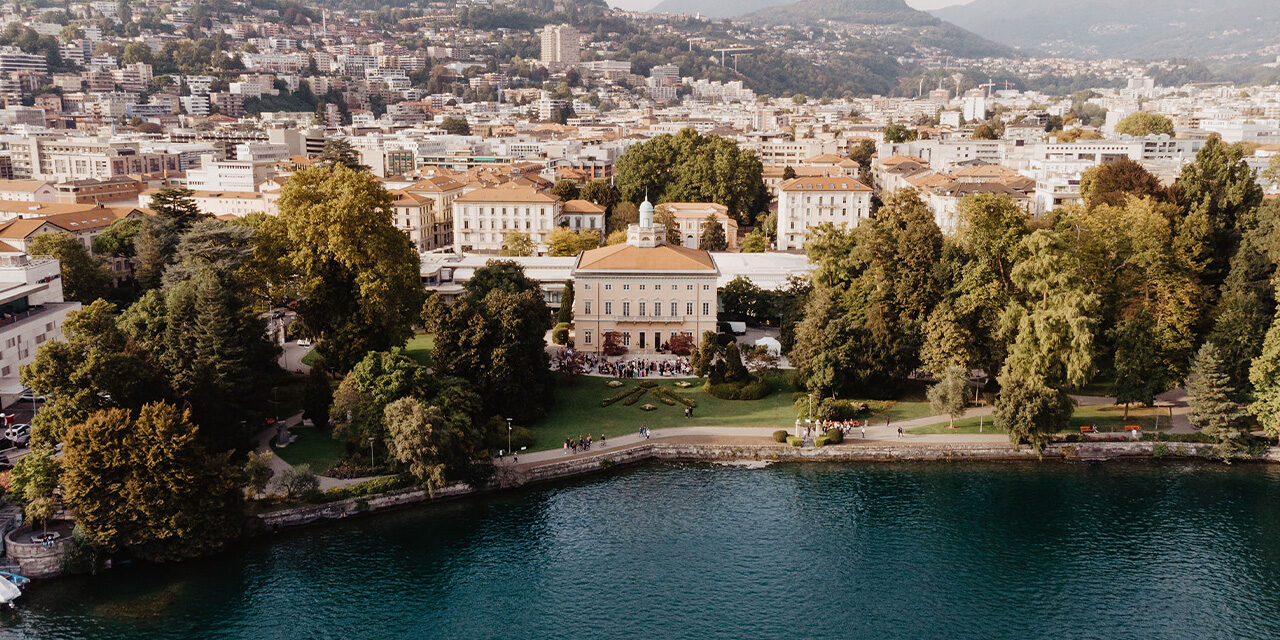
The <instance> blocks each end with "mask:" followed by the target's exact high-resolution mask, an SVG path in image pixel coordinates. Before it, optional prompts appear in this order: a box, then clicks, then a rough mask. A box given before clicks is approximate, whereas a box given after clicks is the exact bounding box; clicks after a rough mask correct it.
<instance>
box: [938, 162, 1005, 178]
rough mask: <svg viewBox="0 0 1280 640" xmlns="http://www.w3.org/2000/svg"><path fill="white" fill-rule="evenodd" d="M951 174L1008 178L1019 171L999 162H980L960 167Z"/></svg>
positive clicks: (958, 176) (960, 176) (968, 176)
mask: <svg viewBox="0 0 1280 640" xmlns="http://www.w3.org/2000/svg"><path fill="white" fill-rule="evenodd" d="M951 175H953V176H955V177H956V178H1006V177H1009V176H1016V175H1018V172H1017V171H1014V170H1013V169H1010V168H1009V167H1006V166H1002V165H998V164H980V165H969V166H965V167H960V168H959V169H956V170H955V171H953V172H952V173H951Z"/></svg>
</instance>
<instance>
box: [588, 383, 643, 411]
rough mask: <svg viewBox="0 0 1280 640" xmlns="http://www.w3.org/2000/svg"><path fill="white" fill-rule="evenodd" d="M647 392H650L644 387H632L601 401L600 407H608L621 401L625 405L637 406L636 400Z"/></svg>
mask: <svg viewBox="0 0 1280 640" xmlns="http://www.w3.org/2000/svg"><path fill="white" fill-rule="evenodd" d="M646 391H648V389H645V388H644V387H632V388H630V389H627V390H625V391H619V392H618V393H615V394H613V395H611V396H609V397H608V398H605V399H604V400H601V401H600V406H602V407H607V406H609V405H611V404H613V403H615V402H617V401H619V400H623V401H624V404H635V403H636V400H639V399H640V396H642V395H644V393H645V392H646ZM632 396H634V397H632Z"/></svg>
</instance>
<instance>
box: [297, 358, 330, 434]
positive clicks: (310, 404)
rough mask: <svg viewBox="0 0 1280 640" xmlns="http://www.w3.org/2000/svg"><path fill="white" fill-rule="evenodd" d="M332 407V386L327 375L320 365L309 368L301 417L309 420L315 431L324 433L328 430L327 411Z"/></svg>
mask: <svg viewBox="0 0 1280 640" xmlns="http://www.w3.org/2000/svg"><path fill="white" fill-rule="evenodd" d="M332 406H333V385H331V384H330V383H329V375H328V374H326V373H325V372H324V367H323V366H321V364H320V363H315V364H314V365H312V367H311V373H309V374H307V389H306V394H305V395H304V396H303V398H302V417H303V419H304V420H310V421H311V424H313V425H315V427H316V429H319V430H321V431H324V430H326V429H328V428H329V409H330V407H332Z"/></svg>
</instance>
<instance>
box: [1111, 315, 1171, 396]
mask: <svg viewBox="0 0 1280 640" xmlns="http://www.w3.org/2000/svg"><path fill="white" fill-rule="evenodd" d="M1115 333H1116V336H1115V343H1116V358H1115V368H1116V379H1115V384H1114V385H1113V387H1112V388H1113V393H1114V394H1115V396H1116V404H1123V405H1124V418H1125V420H1128V419H1129V404H1130V403H1134V402H1137V403H1140V404H1143V405H1145V406H1148V407H1150V406H1154V405H1155V402H1156V396H1157V395H1159V394H1161V393H1164V392H1165V391H1168V390H1169V388H1170V387H1172V386H1173V380H1172V379H1170V376H1169V370H1168V368H1167V367H1166V366H1165V363H1164V362H1163V360H1162V359H1161V357H1160V356H1161V354H1160V347H1159V343H1158V340H1159V338H1158V336H1157V335H1156V321H1155V318H1153V317H1151V314H1150V313H1148V312H1147V310H1146V309H1142V310H1139V311H1138V313H1137V314H1135V315H1134V316H1133V317H1132V318H1129V319H1128V320H1125V321H1124V322H1121V323H1120V325H1119V326H1118V327H1117V328H1116V332H1115Z"/></svg>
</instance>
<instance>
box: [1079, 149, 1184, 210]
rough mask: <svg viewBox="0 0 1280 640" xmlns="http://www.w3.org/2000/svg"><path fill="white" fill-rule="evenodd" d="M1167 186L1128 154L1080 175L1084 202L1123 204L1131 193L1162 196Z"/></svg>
mask: <svg viewBox="0 0 1280 640" xmlns="http://www.w3.org/2000/svg"><path fill="white" fill-rule="evenodd" d="M1165 195H1166V190H1165V188H1164V186H1163V185H1161V184H1160V179H1159V178H1157V177H1155V175H1154V174H1152V173H1151V172H1150V171H1147V168H1146V167H1144V166H1142V165H1141V164H1139V163H1137V162H1134V161H1133V160H1130V159H1128V158H1121V159H1119V160H1116V161H1114V162H1107V163H1105V164H1100V165H1096V166H1094V167H1092V168H1090V169H1087V170H1086V171H1085V172H1084V173H1083V174H1081V175H1080V197H1081V198H1083V199H1084V206H1085V207H1086V208H1088V209H1093V208H1095V207H1098V206H1100V205H1104V204H1107V205H1111V206H1113V207H1121V206H1124V203H1125V200H1126V199H1128V198H1129V197H1130V196H1134V197H1138V198H1143V197H1152V198H1156V199H1162V198H1163V197H1164V196H1165Z"/></svg>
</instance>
